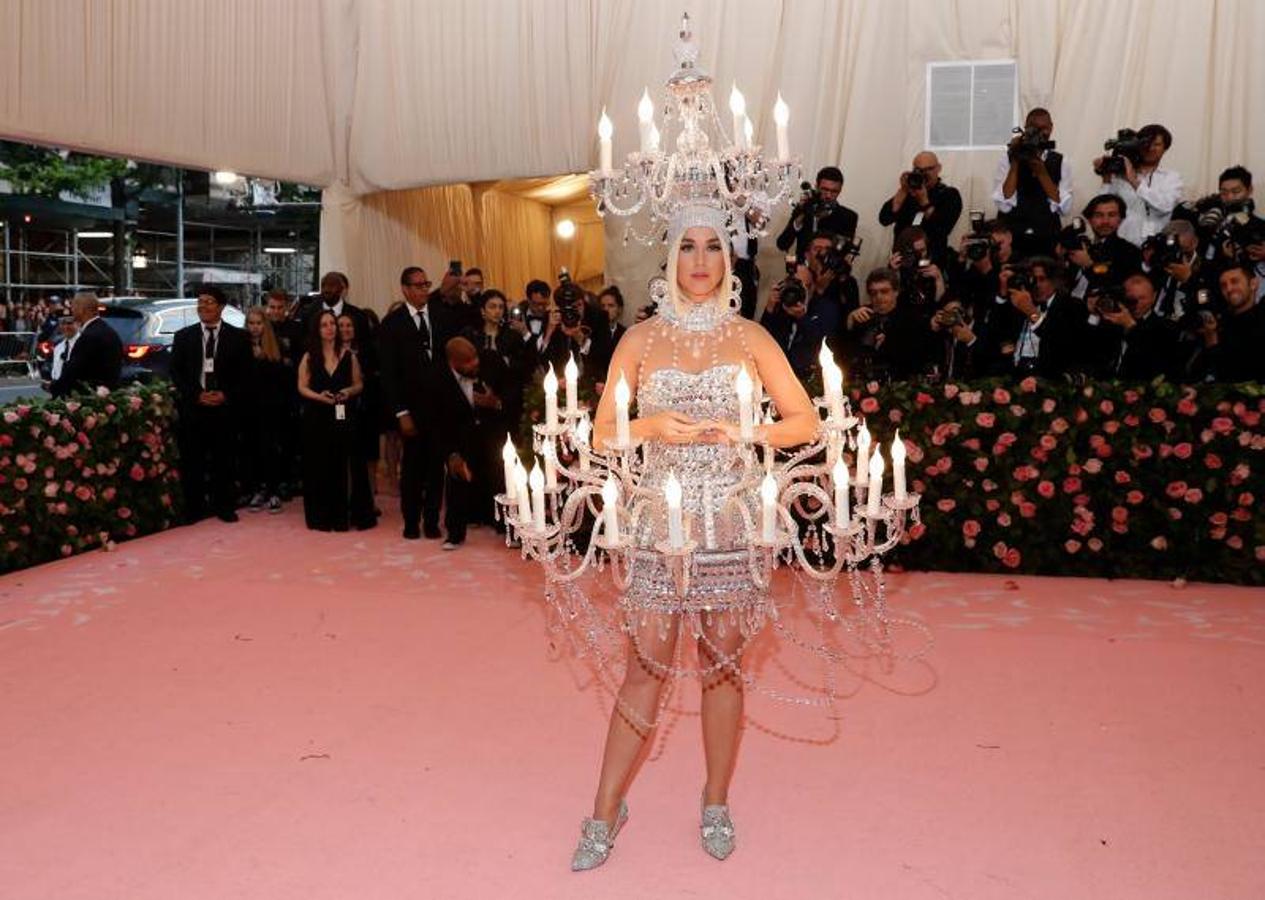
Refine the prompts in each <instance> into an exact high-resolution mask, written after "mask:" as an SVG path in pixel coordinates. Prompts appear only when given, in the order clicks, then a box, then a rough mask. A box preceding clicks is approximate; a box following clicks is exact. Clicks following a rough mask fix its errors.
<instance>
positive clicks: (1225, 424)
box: [1209, 416, 1234, 434]
mask: <svg viewBox="0 0 1265 900" xmlns="http://www.w3.org/2000/svg"><path fill="white" fill-rule="evenodd" d="M1209 424H1210V425H1211V426H1212V430H1213V431H1215V432H1216V433H1217V434H1229V433H1230V432H1231V431H1233V430H1234V420H1233V419H1227V418H1226V417H1225V416H1217V417H1216V418H1215V419H1213V420H1212V422H1210V423H1209Z"/></svg>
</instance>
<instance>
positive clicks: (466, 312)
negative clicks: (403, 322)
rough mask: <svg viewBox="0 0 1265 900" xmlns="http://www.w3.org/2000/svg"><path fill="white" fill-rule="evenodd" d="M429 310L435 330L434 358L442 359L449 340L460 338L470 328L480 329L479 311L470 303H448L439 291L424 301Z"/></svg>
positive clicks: (481, 318) (481, 319) (480, 318)
mask: <svg viewBox="0 0 1265 900" xmlns="http://www.w3.org/2000/svg"><path fill="white" fill-rule="evenodd" d="M426 305H427V307H429V309H430V321H431V325H433V326H434V328H435V334H434V338H435V357H436V358H437V359H442V358H443V356H444V347H445V346H446V345H447V344H448V342H449V341H450V340H452V339H453V338H455V337H460V336H461V335H462V334H463V333H464V332H465V331H466V330H468V329H470V328H482V327H483V317H482V316H480V315H479V309H478V307H476V306H475V305H474V304H471V303H465V302H460V303H449V302H448V301H446V300H445V299H444V298H443V295H441V294H440V293H439V291H432V292H431V295H430V299H429V300H427V301H426Z"/></svg>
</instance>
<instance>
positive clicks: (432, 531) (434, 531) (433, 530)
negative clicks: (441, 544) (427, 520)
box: [422, 525, 444, 541]
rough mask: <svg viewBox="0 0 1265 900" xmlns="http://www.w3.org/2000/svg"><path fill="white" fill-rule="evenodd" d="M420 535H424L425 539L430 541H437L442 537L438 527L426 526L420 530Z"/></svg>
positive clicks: (442, 534)
mask: <svg viewBox="0 0 1265 900" xmlns="http://www.w3.org/2000/svg"><path fill="white" fill-rule="evenodd" d="M422 534H424V535H426V537H427V538H428V539H430V540H432V541H437V540H439V539H440V538H441V537H443V536H444V533H443V532H442V531H440V530H439V526H438V525H427V526H426V527H425V528H423V529H422Z"/></svg>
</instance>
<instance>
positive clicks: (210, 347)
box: [203, 328, 215, 359]
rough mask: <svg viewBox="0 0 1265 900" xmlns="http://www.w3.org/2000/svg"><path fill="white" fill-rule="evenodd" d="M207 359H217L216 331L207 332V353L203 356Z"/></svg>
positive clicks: (208, 330) (209, 330)
mask: <svg viewBox="0 0 1265 900" xmlns="http://www.w3.org/2000/svg"><path fill="white" fill-rule="evenodd" d="M203 355H204V356H205V357H206V358H207V359H215V329H214V328H208V329H207V330H206V352H205V353H204V354H203Z"/></svg>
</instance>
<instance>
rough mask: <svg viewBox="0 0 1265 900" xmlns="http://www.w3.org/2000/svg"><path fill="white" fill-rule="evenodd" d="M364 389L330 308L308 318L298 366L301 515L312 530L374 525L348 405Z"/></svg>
mask: <svg viewBox="0 0 1265 900" xmlns="http://www.w3.org/2000/svg"><path fill="white" fill-rule="evenodd" d="M363 390H364V381H363V379H362V378H361V375H360V364H359V363H358V362H357V361H356V356H355V354H354V353H352V352H351V351H350V350H349V349H348V348H347V347H346V346H344V345H343V342H342V339H341V338H340V337H339V334H338V321H337V320H336V319H335V318H334V314H333V313H332V312H329V311H328V310H324V311H322V312H321V313H320V314H319V315H318V316H316V317H315V318H313V320H312V332H311V334H310V335H309V336H308V349H307V353H305V354H304V356H303V359H302V360H301V361H300V362H299V395H300V396H301V397H302V398H303V516H304V518H305V519H306V520H307V526H308V528H311V529H313V530H315V531H346V530H347V528H348V525H349V524H350V525H352V526H354V527H355V528H356V529H358V530H362V529H365V528H372V527H373V526H374V524H376V522H375V519H374V515H373V496H372V494H371V493H370V491H369V473H368V471H367V470H366V469H365V465H364V463H363V462H362V461H361V460H360V455H359V453H358V452H357V449H358V443H359V441H360V435H359V433H358V431H357V428H356V414H355V411H354V410H353V409H352V405H351V402H350V401H352V400H353V399H354V398H356V397H358V396H359V395H360V394H361V392H362V391H363Z"/></svg>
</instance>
